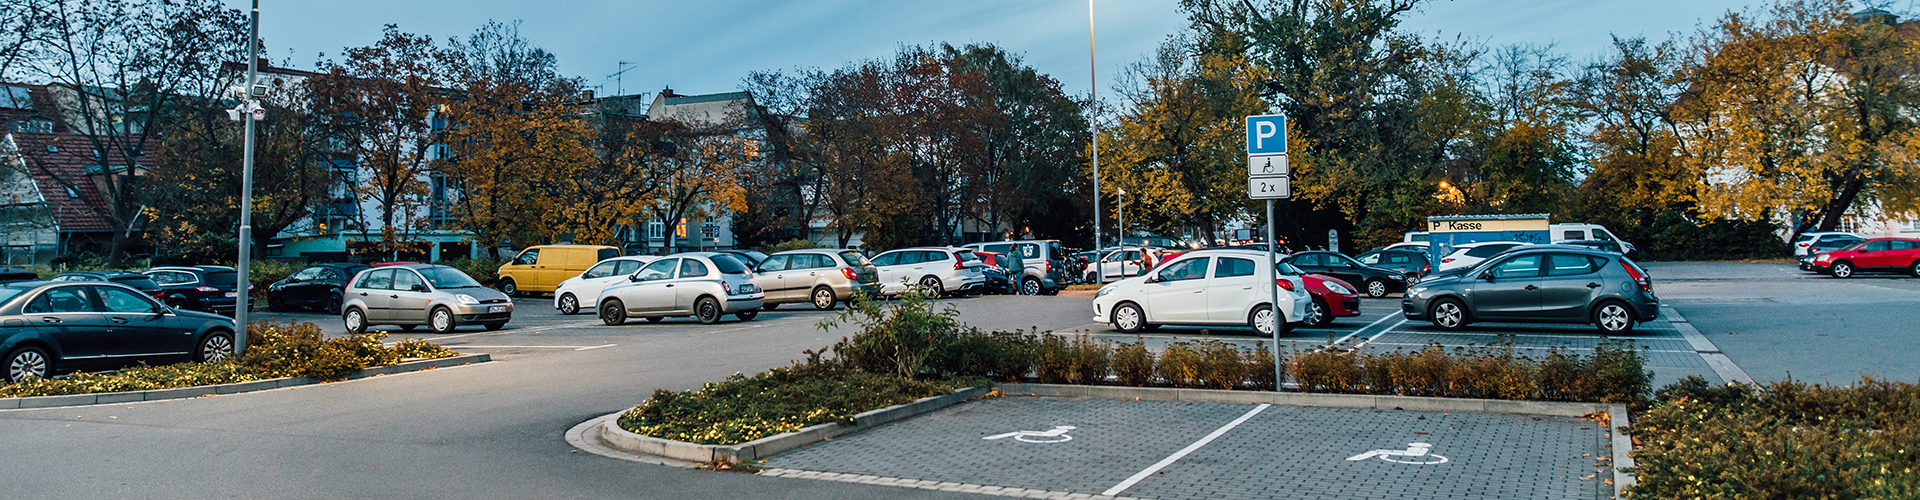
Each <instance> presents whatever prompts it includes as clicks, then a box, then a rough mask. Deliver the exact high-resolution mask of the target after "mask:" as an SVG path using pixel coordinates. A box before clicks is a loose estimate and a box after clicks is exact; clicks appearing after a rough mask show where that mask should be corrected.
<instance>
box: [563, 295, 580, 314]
mask: <svg viewBox="0 0 1920 500" xmlns="http://www.w3.org/2000/svg"><path fill="white" fill-rule="evenodd" d="M579 313H580V298H579V297H575V296H573V294H571V293H569V294H564V295H561V296H560V314H579Z"/></svg>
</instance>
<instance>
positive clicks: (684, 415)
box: [620, 357, 967, 445]
mask: <svg viewBox="0 0 1920 500" xmlns="http://www.w3.org/2000/svg"><path fill="white" fill-rule="evenodd" d="M965 385H967V384H963V383H957V382H943V381H938V382H930V381H920V380H914V379H910V378H906V377H901V376H899V375H895V374H892V373H884V372H883V373H866V372H860V371H857V370H853V369H849V368H848V367H846V366H845V365H843V364H841V363H838V362H835V361H833V360H821V359H819V358H818V357H815V358H814V359H812V360H809V361H808V362H806V363H798V364H795V365H794V366H791V367H788V368H775V369H772V370H768V371H766V372H762V373H760V374H758V375H754V376H752V377H747V376H744V375H741V374H737V373H736V374H734V375H733V376H732V377H728V378H727V380H726V381H723V382H712V383H708V384H706V385H705V386H703V387H701V388H700V389H697V390H691V391H685V392H674V391H668V390H656V391H654V392H653V398H651V399H648V400H647V402H645V403H642V404H640V405H639V406H636V407H634V408H633V409H632V410H629V411H627V413H626V414H623V415H621V416H620V426H621V427H622V428H624V429H627V430H629V431H633V432H634V433H637V434H642V435H647V436H653V437H658V438H663V439H671V440H674V441H682V442H688V443H700V444H717V445H727V444H740V443H745V442H748V441H752V440H755V439H760V438H763V437H767V436H773V435H778V434H782V433H787V432H793V431H797V430H800V429H802V428H805V427H807V426H811V425H819V424H824V423H829V422H840V423H852V422H853V416H854V415H858V414H861V413H865V412H868V411H873V410H878V409H881V408H886V407H889V406H894V405H899V404H906V403H911V402H913V401H914V400H916V399H920V398H924V397H928V396H937V395H941V394H947V393H951V392H953V391H954V390H956V389H959V388H960V387H964V386H965Z"/></svg>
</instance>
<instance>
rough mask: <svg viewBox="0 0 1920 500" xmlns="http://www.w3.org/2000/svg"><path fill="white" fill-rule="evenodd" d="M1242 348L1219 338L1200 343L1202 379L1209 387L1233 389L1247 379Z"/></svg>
mask: <svg viewBox="0 0 1920 500" xmlns="http://www.w3.org/2000/svg"><path fill="white" fill-rule="evenodd" d="M1240 358H1241V356H1240V348H1238V347H1234V346H1233V344H1228V343H1226V342H1221V341H1218V340H1208V341H1203V342H1201V343H1200V380H1201V381H1202V383H1204V384H1205V385H1206V387H1207V388H1209V389H1233V388H1236V387H1239V386H1240V385H1241V383H1243V382H1245V381H1246V379H1247V368H1246V365H1245V363H1244V362H1242V361H1241V359H1240Z"/></svg>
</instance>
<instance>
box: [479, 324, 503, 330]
mask: <svg viewBox="0 0 1920 500" xmlns="http://www.w3.org/2000/svg"><path fill="white" fill-rule="evenodd" d="M482 326H485V327H487V331H489V332H491V331H494V330H499V329H501V328H506V327H507V324H506V323H487V324H485V325H482Z"/></svg>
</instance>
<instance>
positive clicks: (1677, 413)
mask: <svg viewBox="0 0 1920 500" xmlns="http://www.w3.org/2000/svg"><path fill="white" fill-rule="evenodd" d="M1627 433H1628V434H1629V435H1631V436H1633V439H1634V441H1635V445H1636V448H1635V449H1634V450H1633V459H1634V461H1635V463H1636V466H1635V467H1634V469H1633V471H1632V472H1633V473H1634V475H1635V476H1636V477H1637V479H1638V484H1637V485H1634V486H1632V487H1631V488H1629V489H1628V490H1627V493H1628V495H1629V496H1630V497H1632V498H1662V499H1667V498H1672V499H1707V498H1831V499H1853V498H1920V386H1916V385H1914V384H1909V383H1904V382H1885V381H1879V380H1875V379H1873V378H1870V377H1869V378H1864V379H1862V380H1861V381H1860V382H1859V383H1857V384H1854V385H1852V386H1849V387H1822V386H1820V385H1818V384H1815V385H1811V386H1809V385H1807V384H1804V383H1801V382H1794V381H1787V382H1777V383H1774V384H1769V385H1765V386H1751V385H1739V384H1733V385H1728V386H1724V387H1712V386H1710V385H1709V384H1707V382H1706V381H1705V380H1703V379H1700V378H1699V377H1688V378H1687V379H1684V380H1682V381H1681V382H1679V383H1676V384H1674V385H1670V386H1667V387H1666V388H1662V389H1661V390H1660V392H1659V394H1658V395H1657V404H1656V405H1655V406H1654V407H1653V409H1652V410H1650V411H1648V412H1646V413H1645V414H1643V415H1640V416H1639V417H1637V418H1636V419H1634V421H1633V422H1632V426H1631V427H1630V428H1629V429H1628V430H1627Z"/></svg>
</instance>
